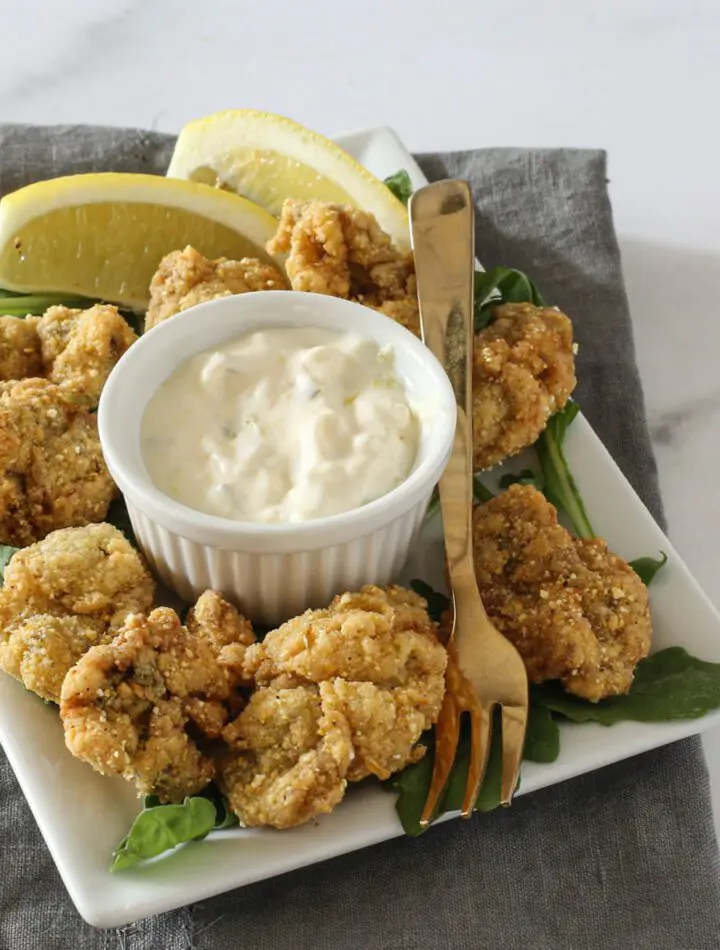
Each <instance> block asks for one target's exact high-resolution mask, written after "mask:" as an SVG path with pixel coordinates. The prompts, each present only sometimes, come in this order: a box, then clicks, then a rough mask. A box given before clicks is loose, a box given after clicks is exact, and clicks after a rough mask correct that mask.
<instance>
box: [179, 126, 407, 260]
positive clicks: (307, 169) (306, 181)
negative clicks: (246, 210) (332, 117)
mask: <svg viewBox="0 0 720 950" xmlns="http://www.w3.org/2000/svg"><path fill="white" fill-rule="evenodd" d="M168 177H170V178H184V179H186V180H188V181H196V182H203V183H204V184H206V185H214V186H216V187H218V188H221V189H227V190H230V191H234V192H236V193H237V194H240V195H244V196H245V197H246V198H249V199H250V200H251V201H254V202H256V203H257V204H259V205H262V207H263V208H265V209H266V210H267V211H269V212H270V214H274V215H278V214H280V209H281V207H282V203H283V201H284V200H285V198H300V199H304V200H310V199H319V200H321V201H334V202H338V203H340V204H352V205H356V206H357V207H358V208H362V209H363V210H364V211H371V212H372V213H373V214H374V215H375V217H376V218H377V220H378V221H379V223H380V226H381V227H382V228H383V230H385V231H386V232H387V233H388V234H389V235H390V236H391V237H392V238H393V240H394V241H395V244H396V245H397V246H398V247H400V248H402V249H403V250H406V249H407V248H408V247H409V235H408V217H407V211H406V210H405V207H404V206H403V204H402V202H400V201H398V199H397V198H396V197H395V196H394V195H393V194H392V192H390V191H389V190H388V188H387V187H386V185H384V184H383V182H381V181H380V179H379V178H376V177H375V176H374V175H372V174H370V172H369V171H368V170H367V169H366V168H363V166H362V165H360V164H359V163H358V162H356V161H355V159H354V158H352V156H350V155H348V153H347V152H345V151H343V149H341V148H340V147H339V146H338V145H336V144H335V143H334V142H331V141H330V139H326V138H324V137H323V136H322V135H318V134H317V133H316V132H311V131H310V130H309V129H306V128H305V127H304V126H302V125H299V124H298V123H297V122H293V121H292V120H291V119H286V118H283V117H282V116H279V115H271V114H270V113H267V112H255V111H253V110H252V109H231V110H228V111H226V112H216V113H215V114H214V115H210V116H207V117H206V118H204V119H197V120H196V121H194V122H190V123H189V124H188V125H186V126H185V127H184V129H183V130H182V132H181V133H180V135H179V137H178V140H177V143H176V145H175V151H174V152H173V157H172V159H171V161H170V167H169V168H168Z"/></svg>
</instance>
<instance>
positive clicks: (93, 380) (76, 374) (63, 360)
mask: <svg viewBox="0 0 720 950" xmlns="http://www.w3.org/2000/svg"><path fill="white" fill-rule="evenodd" d="M136 339H137V336H136V335H135V333H134V332H133V331H132V330H131V328H130V326H129V325H128V324H127V322H126V321H125V320H124V318H123V317H122V316H121V315H120V313H119V312H118V310H117V307H113V306H110V305H106V304H97V305H96V306H94V307H90V308H89V309H88V310H69V309H68V308H67V307H50V308H49V309H48V310H46V311H45V313H44V314H43V316H42V317H26V318H25V319H24V320H21V319H19V318H18V317H0V379H2V380H20V379H27V378H30V377H36V378H46V379H49V380H50V381H51V382H53V383H58V384H61V385H62V386H63V387H64V388H67V389H71V390H72V391H73V392H77V393H81V394H83V395H84V396H87V397H88V399H87V405H88V407H92V406H96V405H97V404H98V401H99V399H100V392H101V390H102V387H103V386H104V385H105V380H106V379H107V378H108V376H109V375H110V371H111V370H112V368H113V366H114V365H115V364H116V363H117V361H118V360H119V359H120V357H121V356H122V355H123V353H124V352H125V351H126V350H127V349H128V348H129V347H130V346H132V344H133V343H134V342H135V340H136Z"/></svg>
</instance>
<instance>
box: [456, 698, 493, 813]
mask: <svg viewBox="0 0 720 950" xmlns="http://www.w3.org/2000/svg"><path fill="white" fill-rule="evenodd" d="M468 712H469V713H470V766H469V768H468V774H467V780H466V782H465V798H464V799H463V806H462V811H461V812H460V814H461V815H462V817H463V818H469V817H470V816H471V815H472V812H473V807H474V805H475V800H476V799H477V797H478V793H479V791H480V786H481V785H482V780H483V778H484V776H485V769H486V768H487V763H488V756H489V753H490V731H491V729H492V709H487V708H486V707H484V706H477V705H476V706H473V707H472V708H471V709H469V710H468Z"/></svg>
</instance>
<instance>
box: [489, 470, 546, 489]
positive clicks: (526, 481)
mask: <svg viewBox="0 0 720 950" xmlns="http://www.w3.org/2000/svg"><path fill="white" fill-rule="evenodd" d="M511 485H532V486H533V488H537V490H538V491H541V492H544V491H545V478H544V477H543V474H542V472H540V474H538V475H536V474H535V472H533V471H532V469H529V468H524V469H523V470H522V472H520V474H519V475H512V474H510V473H508V474H507V475H503V477H502V478H501V479H500V488H502V490H503V491H504V490H505V489H506V488H509V487H510V486H511Z"/></svg>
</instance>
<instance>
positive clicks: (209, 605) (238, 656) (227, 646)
mask: <svg viewBox="0 0 720 950" xmlns="http://www.w3.org/2000/svg"><path fill="white" fill-rule="evenodd" d="M187 628H188V630H189V631H190V632H191V633H193V634H195V636H198V637H203V638H204V639H205V640H206V641H207V642H208V643H209V644H210V647H211V648H212V650H213V652H214V653H215V655H216V656H217V660H218V663H219V664H220V666H221V667H223V668H224V669H225V670H226V671H227V674H228V677H229V679H230V684H231V687H233V688H235V687H236V686H251V685H252V679H251V678H249V677H248V675H247V673H246V672H245V669H244V664H245V654H246V652H247V648H248V647H249V646H250V645H251V644H253V643H255V632H254V631H253V627H252V624H251V623H250V621H249V620H247V619H246V618H245V617H243V616H242V614H240V613H238V611H237V610H236V609H235V607H233V605H232V604H230V603H228V602H227V601H226V600H224V599H223V597H222V596H221V595H220V594H218V592H217V591H214V590H206V591H205V593H204V594H201V595H200V597H199V598H198V601H197V603H196V604H195V606H194V607H192V608H191V609H190V612H189V613H188V618H187Z"/></svg>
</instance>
